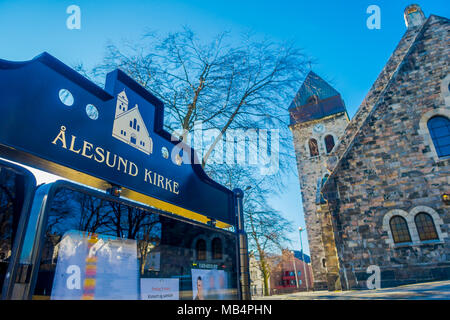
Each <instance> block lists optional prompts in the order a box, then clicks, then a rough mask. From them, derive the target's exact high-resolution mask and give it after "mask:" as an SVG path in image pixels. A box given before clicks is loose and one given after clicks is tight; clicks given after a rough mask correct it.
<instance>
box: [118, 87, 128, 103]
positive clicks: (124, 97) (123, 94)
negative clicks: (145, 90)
mask: <svg viewBox="0 0 450 320" xmlns="http://www.w3.org/2000/svg"><path fill="white" fill-rule="evenodd" d="M118 96H119V97H120V98H122V99H123V100H125V101H128V98H127V95H126V94H125V89H123V90H122V92H120V93H119V95H118Z"/></svg>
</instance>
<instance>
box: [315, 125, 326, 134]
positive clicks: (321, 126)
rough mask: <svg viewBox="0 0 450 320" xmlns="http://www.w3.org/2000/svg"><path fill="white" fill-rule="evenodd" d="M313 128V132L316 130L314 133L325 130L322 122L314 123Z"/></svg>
mask: <svg viewBox="0 0 450 320" xmlns="http://www.w3.org/2000/svg"><path fill="white" fill-rule="evenodd" d="M313 130H314V132H316V133H322V132H324V131H325V127H324V126H323V124H321V123H318V124H316V125H315V126H314V128H313Z"/></svg>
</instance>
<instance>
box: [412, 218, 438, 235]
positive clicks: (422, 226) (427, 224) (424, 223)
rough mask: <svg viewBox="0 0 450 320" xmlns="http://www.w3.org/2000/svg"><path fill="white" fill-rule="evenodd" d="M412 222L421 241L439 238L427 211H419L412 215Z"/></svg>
mask: <svg viewBox="0 0 450 320" xmlns="http://www.w3.org/2000/svg"><path fill="white" fill-rule="evenodd" d="M414 222H415V223H416V228H417V232H418V233H419V238H420V240H421V241H425V240H439V237H438V235H437V232H436V227H435V225H434V221H433V218H432V217H431V216H430V215H429V214H428V213H425V212H419V213H418V214H417V215H416V216H415V217H414Z"/></svg>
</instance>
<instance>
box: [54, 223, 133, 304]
mask: <svg viewBox="0 0 450 320" xmlns="http://www.w3.org/2000/svg"><path fill="white" fill-rule="evenodd" d="M58 246H59V250H58V260H57V264H56V270H55V277H54V280H53V289H52V295H51V299H55V300H61V299H64V300H77V299H86V300H91V299H107V300H114V299H124V300H136V299H138V281H139V278H138V277H139V272H138V270H139V269H138V259H137V248H136V241H135V240H129V239H120V238H116V237H111V236H105V235H100V234H90V233H87V232H81V231H76V230H71V231H68V232H66V233H65V234H64V236H63V238H62V240H61V242H60V243H59V244H58Z"/></svg>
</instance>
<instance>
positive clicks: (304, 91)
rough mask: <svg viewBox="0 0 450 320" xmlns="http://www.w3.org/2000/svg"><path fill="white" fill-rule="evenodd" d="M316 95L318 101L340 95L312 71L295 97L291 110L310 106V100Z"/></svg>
mask: <svg viewBox="0 0 450 320" xmlns="http://www.w3.org/2000/svg"><path fill="white" fill-rule="evenodd" d="M313 95H316V96H317V97H318V100H319V101H320V100H325V99H328V98H331V97H334V96H337V95H339V92H337V91H336V90H335V89H334V88H333V87H332V86H330V85H329V84H328V82H326V81H325V80H323V79H322V78H321V77H319V76H318V75H317V74H315V73H314V72H313V71H310V72H309V73H308V75H307V76H306V79H305V81H304V82H303V84H302V86H301V87H300V89H299V90H298V92H297V94H296V95H295V98H294V100H293V101H292V103H291V105H290V106H289V109H291V108H297V107H300V106H304V105H306V104H308V98H309V97H311V96H313Z"/></svg>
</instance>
